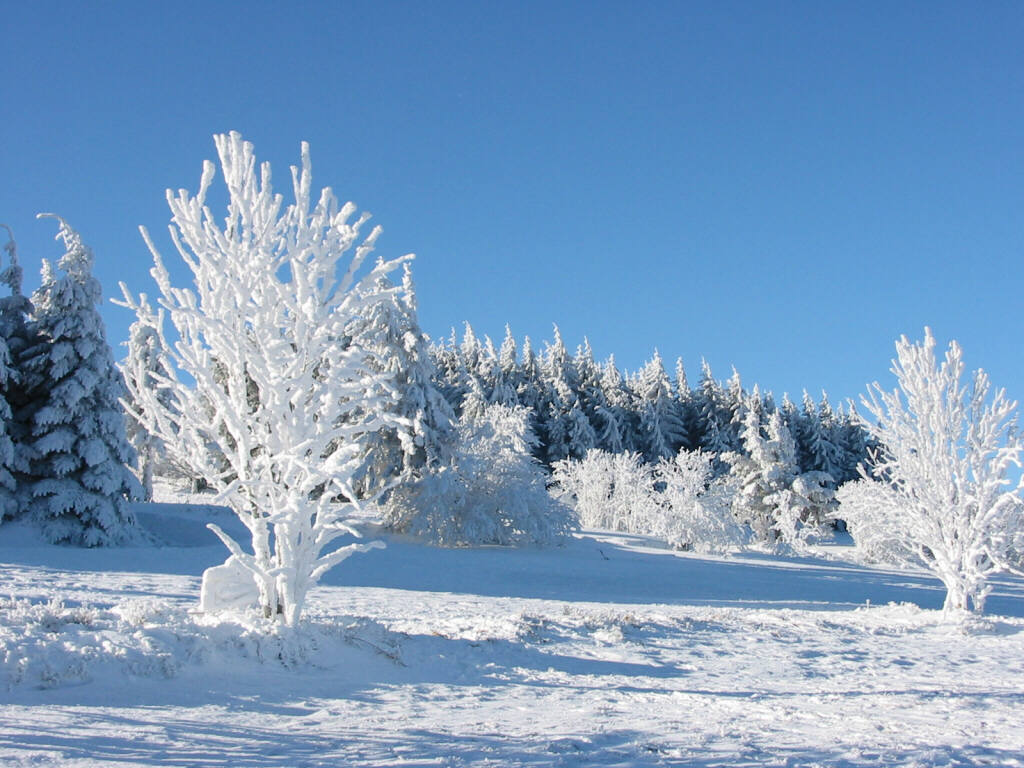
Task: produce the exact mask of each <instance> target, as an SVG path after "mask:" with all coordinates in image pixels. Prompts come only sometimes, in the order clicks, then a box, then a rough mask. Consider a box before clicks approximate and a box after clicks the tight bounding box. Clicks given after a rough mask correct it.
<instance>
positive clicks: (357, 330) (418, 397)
mask: <svg viewBox="0 0 1024 768" xmlns="http://www.w3.org/2000/svg"><path fill="white" fill-rule="evenodd" d="M403 268H404V269H403V275H402V282H401V285H400V286H395V285H393V284H392V282H391V281H390V280H389V279H388V278H387V277H385V276H381V277H379V278H378V279H377V281H376V282H375V283H374V284H373V285H372V286H370V288H369V290H370V294H371V300H370V307H369V309H368V311H367V312H365V313H363V314H361V315H360V316H359V317H357V318H356V319H355V321H354V322H353V323H352V325H351V326H350V328H349V329H348V336H349V337H350V338H351V339H352V340H353V341H354V343H356V344H357V345H358V346H360V347H361V348H362V349H363V350H364V351H365V352H366V361H367V365H368V366H369V367H370V369H371V370H373V371H375V372H376V373H381V374H386V375H388V376H389V377H390V380H391V386H392V387H393V388H394V390H395V392H396V396H397V401H396V402H395V404H394V405H393V406H392V414H393V415H394V416H396V417H397V418H396V420H395V421H394V422H393V423H392V424H390V425H388V426H385V427H382V428H381V429H379V430H377V432H375V433H374V434H373V435H369V436H368V437H367V438H366V442H365V445H364V451H365V456H366V458H365V461H364V464H363V468H362V470H361V472H360V474H359V476H358V481H357V485H356V490H357V493H358V494H359V495H360V497H368V496H373V495H374V494H375V493H377V492H378V491H380V490H381V489H382V488H385V487H387V486H388V485H389V484H391V483H393V482H394V480H395V478H397V477H399V476H404V477H408V476H410V475H411V474H412V473H414V472H417V471H419V470H422V469H423V468H424V467H427V466H428V465H434V464H437V463H439V462H441V461H443V460H444V457H445V452H446V451H447V446H448V444H449V443H450V441H451V438H452V435H451V432H452V429H453V423H454V420H455V414H454V412H453V411H452V408H451V406H450V405H449V404H448V402H447V400H445V398H444V396H443V395H442V394H441V393H440V391H439V390H438V389H437V387H436V386H435V385H434V382H433V379H434V375H435V370H434V364H433V361H432V360H431V358H430V352H429V347H428V343H427V338H426V336H425V335H424V334H423V331H422V330H421V329H420V326H419V321H418V319H417V317H416V291H415V287H414V286H413V282H412V272H411V270H410V269H409V266H408V264H404V265H403ZM474 381H475V380H474Z"/></svg>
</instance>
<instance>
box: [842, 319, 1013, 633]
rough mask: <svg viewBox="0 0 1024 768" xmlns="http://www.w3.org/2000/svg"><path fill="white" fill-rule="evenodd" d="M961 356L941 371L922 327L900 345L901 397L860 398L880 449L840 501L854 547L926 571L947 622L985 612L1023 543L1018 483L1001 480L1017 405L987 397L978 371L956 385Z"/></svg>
mask: <svg viewBox="0 0 1024 768" xmlns="http://www.w3.org/2000/svg"><path fill="white" fill-rule="evenodd" d="M962 357H963V352H962V350H961V348H960V345H959V344H957V342H955V341H953V342H951V343H950V345H949V349H948V350H947V351H946V355H945V359H944V360H943V361H942V362H941V363H940V362H939V361H938V360H937V359H936V355H935V337H934V336H932V333H931V330H930V329H928V328H926V329H925V338H924V342H923V343H913V342H911V341H909V340H908V339H907V337H906V336H903V337H901V338H900V340H899V341H897V342H896V360H894V361H893V366H892V372H893V373H894V374H895V375H896V378H897V381H898V383H899V389H898V390H895V391H893V392H887V391H885V390H883V389H882V387H881V386H880V385H879V384H878V383H877V382H876V383H875V384H873V385H872V386H871V387H870V388H869V390H868V396H866V397H864V398H863V402H864V407H865V409H866V410H867V412H868V413H869V414H870V415H871V417H872V418H873V421H867V420H865V421H864V422H863V426H864V428H865V429H866V430H867V431H868V432H869V433H870V435H871V437H872V438H874V439H875V440H876V441H877V442H878V444H879V446H880V447H879V449H878V450H877V452H876V453H875V455H874V457H873V458H872V462H871V470H870V471H871V476H872V477H873V478H874V480H867V479H865V480H861V481H858V482H855V483H853V484H848V485H844V486H843V487H842V488H841V489H840V492H839V500H840V504H841V513H840V514H841V517H842V518H843V519H844V520H846V522H847V524H848V525H849V528H850V531H851V533H852V534H853V537H854V540H855V541H857V542H858V544H859V545H860V546H863V547H864V548H865V549H866V550H867V551H868V552H869V553H871V554H872V555H874V556H876V557H879V558H882V559H885V560H889V561H892V562H895V563H898V564H911V563H913V564H919V565H924V566H926V567H928V568H930V569H931V570H932V571H933V572H934V573H935V575H936V576H938V577H939V579H940V580H941V581H942V583H943V585H944V586H945V587H946V600H945V604H944V606H943V610H944V612H946V613H947V614H951V613H961V612H963V611H966V610H969V609H972V610H974V611H976V612H981V611H982V610H983V609H984V603H985V597H986V595H987V594H988V592H989V589H990V587H989V586H988V585H987V583H986V582H987V580H988V577H989V576H990V575H992V574H993V573H997V572H999V571H1005V570H1020V564H1019V562H1015V560H1014V557H1013V553H1014V551H1015V550H1016V549H1017V547H1018V546H1019V543H1020V541H1021V540H1022V539H1024V536H1022V531H1024V514H1022V511H1024V510H1022V505H1021V499H1020V495H1019V494H1020V490H1021V488H1024V477H1022V478H1020V479H1019V480H1018V482H1017V483H1016V484H1014V483H1013V482H1011V480H1010V479H1009V478H1008V477H1007V474H1008V471H1009V469H1010V468H1011V467H1020V465H1021V462H1020V459H1021V453H1022V451H1024V435H1021V433H1020V432H1018V431H1017V430H1016V428H1015V413H1016V408H1017V404H1016V403H1015V402H1013V401H1011V400H1009V399H1007V397H1006V394H1005V392H1004V390H1001V389H1000V390H996V391H995V392H994V393H993V392H992V391H991V384H990V383H989V378H988V375H987V374H986V373H985V372H984V371H982V370H977V371H975V372H974V374H973V376H972V377H971V380H970V382H969V383H968V384H962V383H961V376H962V375H963V371H964V364H963V359H962ZM990 395H991V396H990Z"/></svg>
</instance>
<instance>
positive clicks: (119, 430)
mask: <svg viewBox="0 0 1024 768" xmlns="http://www.w3.org/2000/svg"><path fill="white" fill-rule="evenodd" d="M40 216H51V214H40ZM54 218H57V221H58V222H59V224H60V230H59V232H58V234H57V237H58V239H61V240H63V241H64V245H65V247H66V249H67V252H66V253H65V254H64V255H63V256H62V257H61V259H60V261H59V262H58V264H57V267H58V269H60V270H62V271H63V273H64V274H59V273H58V272H57V270H56V269H55V268H54V266H53V264H51V263H50V262H49V261H47V260H44V261H43V272H42V284H41V285H40V286H39V288H38V289H37V290H36V291H35V293H34V294H33V295H32V307H33V313H32V316H31V321H30V323H29V329H28V330H29V341H28V345H27V346H26V347H25V348H24V350H23V352H22V353H21V360H20V368H21V371H22V374H23V377H24V380H23V382H22V386H23V388H24V393H25V398H26V403H25V405H24V407H23V410H22V412H21V414H19V418H20V420H21V421H22V422H23V423H24V424H25V425H26V428H27V430H28V433H27V435H25V437H24V438H23V441H24V442H23V445H22V450H24V451H25V456H24V458H25V463H26V466H27V472H26V475H25V477H24V479H23V481H22V482H23V483H24V484H25V488H26V490H27V492H26V493H23V494H22V497H23V498H22V504H23V505H24V507H25V509H24V513H25V514H27V515H28V516H29V517H30V518H32V519H34V520H35V521H37V522H38V523H39V525H40V527H41V528H42V530H43V531H44V533H45V534H46V535H47V537H48V538H50V539H51V540H52V541H54V542H67V543H73V544H84V545H86V546H96V545H106V544H115V543H119V542H122V541H124V540H126V539H127V538H129V537H130V536H131V535H132V530H133V518H132V514H131V511H130V509H129V506H128V501H129V500H130V499H131V498H133V497H135V496H137V494H138V484H137V482H136V481H135V478H134V477H133V475H132V473H131V471H130V470H129V469H128V467H127V465H128V464H130V463H131V462H132V461H133V460H134V455H133V451H132V449H131V447H130V446H129V445H128V442H127V440H126V439H125V426H124V413H123V411H122V409H121V406H120V405H119V400H120V398H121V396H122V395H123V392H124V390H123V386H122V383H121V377H120V375H119V374H118V372H117V369H116V368H115V367H114V361H113V355H112V354H111V351H110V347H109V346H108V344H107V340H106V332H105V330H104V326H103V320H102V318H101V317H100V314H99V311H98V309H97V305H98V303H99V301H100V284H99V282H98V281H97V280H96V278H94V277H93V275H92V264H93V255H92V251H90V250H89V248H87V247H86V246H85V244H84V243H83V242H82V239H81V237H80V236H79V234H78V233H77V232H75V231H74V230H73V229H71V227H70V226H68V224H67V222H65V221H64V220H63V219H60V218H59V217H54Z"/></svg>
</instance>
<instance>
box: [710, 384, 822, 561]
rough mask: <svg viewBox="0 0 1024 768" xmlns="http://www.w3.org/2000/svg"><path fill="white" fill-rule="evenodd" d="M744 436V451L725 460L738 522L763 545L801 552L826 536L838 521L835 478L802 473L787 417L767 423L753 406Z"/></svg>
mask: <svg viewBox="0 0 1024 768" xmlns="http://www.w3.org/2000/svg"><path fill="white" fill-rule="evenodd" d="M755 402H757V400H756V399H752V403H755ZM763 419H764V420H765V421H766V422H767V423H762V420H763ZM742 438H743V448H744V452H742V453H740V452H729V453H726V454H725V455H724V456H723V459H724V460H725V461H726V462H727V463H728V464H729V465H730V466H731V469H730V474H731V475H732V476H733V478H734V482H735V484H736V495H735V497H734V498H733V513H734V514H735V515H736V518H737V519H738V520H740V521H741V522H743V523H746V524H747V525H749V526H750V529H751V531H752V533H753V535H754V538H755V539H756V540H757V541H759V542H761V543H763V544H766V545H768V546H772V547H774V546H776V545H777V544H778V543H784V544H788V545H790V546H793V547H796V548H798V549H799V548H802V546H803V545H804V544H805V543H806V542H807V541H808V540H810V539H813V538H818V537H821V536H822V535H824V533H825V531H826V529H827V527H828V524H829V523H831V522H832V520H833V512H832V510H833V507H834V502H833V499H832V492H831V490H830V488H829V486H830V484H831V482H832V478H831V477H830V476H829V475H827V474H825V473H823V472H806V473H801V472H800V468H799V466H798V465H797V460H796V445H795V443H794V442H793V437H792V435H791V434H790V432H789V429H788V428H787V427H786V425H785V424H784V423H783V421H782V414H781V413H780V412H779V411H774V412H773V413H771V415H769V416H768V417H767V419H765V418H764V416H763V414H762V413H761V412H760V411H759V409H758V408H756V407H749V408H748V409H747V412H746V415H745V416H744V421H743V433H742Z"/></svg>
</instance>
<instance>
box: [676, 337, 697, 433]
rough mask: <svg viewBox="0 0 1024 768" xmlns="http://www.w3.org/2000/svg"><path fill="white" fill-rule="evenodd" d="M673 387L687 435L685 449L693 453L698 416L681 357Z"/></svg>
mask: <svg viewBox="0 0 1024 768" xmlns="http://www.w3.org/2000/svg"><path fill="white" fill-rule="evenodd" d="M673 385H674V394H675V399H676V402H677V403H679V418H680V419H681V420H682V422H683V433H684V434H685V435H686V439H685V441H684V442H683V447H684V448H685V449H686V450H688V451H691V450H693V449H694V448H695V447H696V440H695V433H696V431H697V425H696V416H697V414H696V413H695V411H694V398H693V392H691V391H690V384H689V382H688V381H687V379H686V368H685V367H683V358H681V357H678V358H676V379H675V381H674V382H673Z"/></svg>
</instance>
